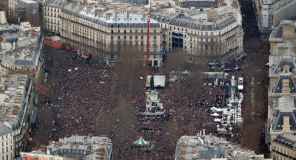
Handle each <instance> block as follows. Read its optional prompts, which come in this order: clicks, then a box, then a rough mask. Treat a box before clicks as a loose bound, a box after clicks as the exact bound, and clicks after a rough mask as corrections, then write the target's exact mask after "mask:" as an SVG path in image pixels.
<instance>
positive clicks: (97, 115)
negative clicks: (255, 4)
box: [37, 0, 269, 159]
mask: <svg viewBox="0 0 296 160" xmlns="http://www.w3.org/2000/svg"><path fill="white" fill-rule="evenodd" d="M240 3H241V6H242V14H243V18H244V24H243V28H244V32H245V37H246V38H245V39H246V40H248V39H250V38H256V39H259V32H258V28H257V24H256V20H252V19H251V18H254V15H251V14H252V13H251V12H253V10H252V6H251V3H250V2H247V1H246V0H241V1H240ZM245 21H251V22H250V23H245ZM245 43H246V42H245ZM258 45H261V46H263V48H262V50H259V51H258V50H256V51H255V50H253V49H249V48H250V46H249V47H245V51H246V53H247V54H248V53H255V52H256V53H258V54H259V55H262V56H266V55H267V53H268V49H269V48H268V44H267V43H264V44H263V43H261V44H258ZM245 46H247V44H245ZM59 52H60V53H59ZM59 52H57V50H54V49H51V48H48V47H45V50H44V55H45V57H44V58H45V61H46V62H45V63H46V65H48V66H50V68H51V71H50V73H49V74H48V77H47V78H46V83H44V84H43V85H45V86H46V87H47V88H48V90H47V92H46V93H45V95H44V97H46V98H47V99H48V97H50V99H51V100H52V103H50V104H48V103H44V102H40V103H39V104H38V105H39V106H38V107H39V113H41V112H46V109H47V108H48V107H50V108H51V110H52V115H51V116H52V124H51V129H52V131H53V132H52V139H54V140H57V139H58V138H60V137H68V136H71V135H74V134H78V135H90V134H91V135H96V136H99V135H102V134H105V135H107V136H108V137H109V138H111V139H112V143H113V149H112V150H113V156H116V158H117V157H119V158H120V159H173V156H174V152H175V145H176V140H177V139H178V138H180V136H183V135H196V134H197V133H199V131H201V130H202V129H206V132H207V133H216V128H217V126H216V124H215V123H214V121H213V117H210V116H209V114H208V113H207V112H208V110H209V108H210V107H213V106H219V105H221V103H222V101H221V97H223V96H224V95H225V90H223V89H221V88H220V87H213V86H205V85H199V86H198V87H199V88H198V89H197V90H196V89H195V90H194V87H193V85H192V84H191V82H192V80H190V79H188V80H185V81H181V83H180V84H177V82H171V83H168V84H166V87H165V88H161V89H158V91H159V97H160V99H161V102H162V103H163V104H164V107H165V110H166V116H167V117H165V118H163V119H158V118H144V119H143V118H139V117H138V115H137V110H138V109H144V108H145V103H146V102H145V100H146V97H145V93H144V92H146V91H147V88H144V83H143V82H142V81H143V80H142V81H141V80H139V77H137V76H135V77H133V78H134V80H135V81H134V83H142V84H143V88H141V89H139V92H132V95H131V96H130V97H133V98H132V99H128V100H127V101H128V102H129V103H128V105H127V106H125V107H126V108H124V107H123V109H122V108H120V107H119V106H121V105H122V104H123V102H122V99H125V98H126V97H125V96H122V95H124V94H126V92H127V89H126V88H124V87H122V86H121V85H120V83H121V82H120V81H121V79H120V77H118V76H119V75H120V74H122V73H119V72H120V70H116V69H115V67H113V66H106V65H103V64H102V63H99V62H97V61H94V60H90V62H89V64H87V63H86V61H85V58H83V57H81V56H77V57H76V58H73V56H75V54H74V53H73V52H71V51H65V50H63V51H59ZM248 56H249V55H248ZM257 63H258V62H257V61H255V60H254V61H250V62H248V63H247V61H245V60H241V61H239V62H237V63H236V65H238V66H240V67H241V66H243V65H244V66H247V65H249V66H248V67H249V68H250V67H251V66H256V65H258V64H257ZM260 65H261V64H260ZM231 67H235V65H234V66H231ZM257 69H260V71H261V70H262V71H264V72H265V70H266V69H265V68H264V66H263V65H262V66H260V67H257ZM246 70H247V68H245V69H243V70H241V71H238V72H235V73H231V74H233V75H235V76H236V77H238V76H243V77H244V78H245V79H246V81H245V82H246V83H245V85H246V86H245V88H247V87H250V85H251V84H250V83H249V82H250V78H251V77H252V75H251V74H250V73H251V72H246ZM258 74H260V73H258ZM116 76H117V79H115V77H116ZM262 76H264V75H262ZM229 78H230V77H229ZM203 81H204V82H206V83H208V82H213V81H214V80H207V79H204V80H203ZM178 83H179V82H178ZM267 83H268V81H264V84H265V85H267ZM200 84H203V83H200ZM195 87H196V86H195ZM249 98H250V97H248V96H247V97H245V99H249ZM265 98H266V97H265ZM266 102H267V100H266ZM265 105H266V104H264V106H265ZM124 112H127V113H124ZM39 115H40V114H39ZM122 116H124V117H122ZM126 117H129V118H127V119H128V120H126V121H125V120H124V119H125V118H126ZM39 118H42V115H41V117H40V116H39ZM37 119H38V118H37ZM37 123H38V122H37ZM50 123H51V122H50ZM125 124H126V125H125ZM37 125H42V124H37ZM123 129H124V133H123ZM235 129H236V133H235V137H234V139H233V140H234V141H237V142H243V140H244V136H243V134H244V133H243V131H242V130H240V128H235ZM140 136H143V137H144V139H145V140H148V141H150V142H151V144H152V145H151V146H149V147H148V149H146V150H145V151H143V150H142V149H139V148H137V147H135V146H133V141H135V140H137V139H138V138H139V137H140Z"/></svg>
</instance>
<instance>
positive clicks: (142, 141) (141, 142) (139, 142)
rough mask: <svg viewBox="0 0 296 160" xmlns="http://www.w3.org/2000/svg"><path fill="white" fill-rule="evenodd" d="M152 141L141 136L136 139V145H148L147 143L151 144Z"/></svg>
mask: <svg viewBox="0 0 296 160" xmlns="http://www.w3.org/2000/svg"><path fill="white" fill-rule="evenodd" d="M149 144H150V142H149V141H145V140H144V139H143V137H140V138H139V139H138V140H136V141H134V145H137V146H146V145H149Z"/></svg>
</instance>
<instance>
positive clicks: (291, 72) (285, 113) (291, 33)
mask: <svg viewBox="0 0 296 160" xmlns="http://www.w3.org/2000/svg"><path fill="white" fill-rule="evenodd" d="M295 26H296V25H295V21H287V20H284V21H282V22H281V23H280V25H279V26H278V27H276V28H274V30H273V32H272V33H271V34H270V38H269V41H270V46H271V47H270V53H271V54H270V56H269V78H270V83H269V89H268V120H267V124H266V132H265V133H266V136H265V137H266V139H265V141H266V144H268V145H271V143H272V141H273V140H274V139H275V138H276V137H277V136H279V135H282V134H284V133H291V134H292V133H296V119H295V117H296V105H295V103H294V101H295V95H296V90H295V88H296V85H295V80H296V63H295V62H296V55H295V51H296V50H295V49H296V43H295V39H296V38H295V32H296V31H295Z"/></svg>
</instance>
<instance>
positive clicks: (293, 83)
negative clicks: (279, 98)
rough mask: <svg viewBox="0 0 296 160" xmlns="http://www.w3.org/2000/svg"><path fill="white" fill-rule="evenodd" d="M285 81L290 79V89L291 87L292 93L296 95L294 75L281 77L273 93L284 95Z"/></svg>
mask: <svg viewBox="0 0 296 160" xmlns="http://www.w3.org/2000/svg"><path fill="white" fill-rule="evenodd" d="M283 79H289V84H290V85H289V87H290V90H291V93H296V84H295V80H294V78H293V76H292V75H280V77H279V78H278V80H277V82H276V84H275V86H274V89H273V91H272V92H273V93H282V89H283V83H282V82H283Z"/></svg>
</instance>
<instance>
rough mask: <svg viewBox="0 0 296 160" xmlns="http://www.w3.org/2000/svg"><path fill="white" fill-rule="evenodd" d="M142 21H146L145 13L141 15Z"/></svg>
mask: <svg viewBox="0 0 296 160" xmlns="http://www.w3.org/2000/svg"><path fill="white" fill-rule="evenodd" d="M143 21H144V22H145V21H146V13H143Z"/></svg>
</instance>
